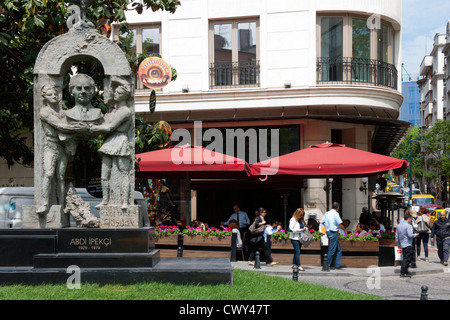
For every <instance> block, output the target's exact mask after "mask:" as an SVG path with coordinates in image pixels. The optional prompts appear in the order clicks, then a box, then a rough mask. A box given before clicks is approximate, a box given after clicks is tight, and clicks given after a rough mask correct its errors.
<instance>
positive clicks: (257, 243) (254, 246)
mask: <svg viewBox="0 0 450 320" xmlns="http://www.w3.org/2000/svg"><path fill="white" fill-rule="evenodd" d="M258 212H259V216H258V217H257V218H256V220H255V222H254V224H255V229H258V228H259V227H262V226H264V228H263V230H262V232H261V233H260V234H259V233H258V234H251V236H250V241H249V242H250V247H251V252H250V255H249V257H248V262H247V263H248V265H250V266H253V265H255V263H254V262H253V261H252V260H253V258H254V257H255V255H256V251H257V250H258V249H259V248H261V249H263V251H264V256H265V258H266V265H267V266H270V267H272V266H274V265H276V264H278V262H275V261H273V259H272V254H271V250H270V246H269V244H268V243H266V241H265V238H266V235H265V234H264V231H265V230H266V229H267V228H266V227H265V226H266V224H267V221H266V220H265V216H266V214H267V211H266V209H264V208H259V209H258Z"/></svg>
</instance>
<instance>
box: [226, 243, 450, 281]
mask: <svg viewBox="0 0 450 320" xmlns="http://www.w3.org/2000/svg"><path fill="white" fill-rule="evenodd" d="M421 256H422V260H421V261H416V265H417V267H416V268H409V271H410V272H411V273H412V274H413V275H420V274H425V275H429V274H440V273H450V265H449V266H444V265H442V264H441V263H440V262H439V258H438V255H437V249H436V248H433V247H432V248H430V249H429V257H428V259H429V260H430V261H429V262H425V261H423V257H424V254H423V251H422V252H421ZM300 261H301V255H300ZM231 266H232V267H233V268H236V269H241V270H250V271H254V272H261V273H264V274H267V275H273V276H282V277H292V274H293V270H292V267H291V266H290V265H275V266H273V267H270V266H266V263H265V262H261V268H260V269H255V267H254V266H249V265H248V264H247V262H246V261H237V262H232V263H231ZM302 267H303V269H305V271H299V273H298V276H299V278H300V277H317V276H320V277H368V276H370V275H371V274H372V273H373V271H372V270H370V269H368V268H345V266H344V267H343V268H342V269H340V270H330V271H322V267H319V266H305V265H303V266H302ZM375 267H376V266H375ZM379 268H380V275H382V276H399V275H400V266H392V267H379Z"/></svg>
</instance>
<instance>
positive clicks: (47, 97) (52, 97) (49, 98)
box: [41, 84, 58, 105]
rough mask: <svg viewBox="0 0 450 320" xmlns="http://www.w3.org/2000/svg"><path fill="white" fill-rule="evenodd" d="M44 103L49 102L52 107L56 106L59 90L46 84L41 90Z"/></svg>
mask: <svg viewBox="0 0 450 320" xmlns="http://www.w3.org/2000/svg"><path fill="white" fill-rule="evenodd" d="M41 94H42V97H43V98H44V103H45V102H47V103H48V104H50V105H55V104H56V103H57V102H58V90H57V89H56V88H55V87H54V86H51V85H49V84H45V85H44V86H43V87H42V89H41Z"/></svg>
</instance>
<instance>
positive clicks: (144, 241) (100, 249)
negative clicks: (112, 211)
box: [57, 228, 149, 253]
mask: <svg viewBox="0 0 450 320" xmlns="http://www.w3.org/2000/svg"><path fill="white" fill-rule="evenodd" d="M57 251H58V253H130V252H133V253H147V252H149V236H148V229H147V228H144V229H120V230H117V229H113V230H108V229H61V230H58V247H57Z"/></svg>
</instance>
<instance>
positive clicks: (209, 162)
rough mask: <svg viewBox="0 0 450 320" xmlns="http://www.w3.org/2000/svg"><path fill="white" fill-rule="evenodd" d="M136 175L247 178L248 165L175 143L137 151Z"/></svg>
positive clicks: (195, 147) (217, 154)
mask: <svg viewBox="0 0 450 320" xmlns="http://www.w3.org/2000/svg"><path fill="white" fill-rule="evenodd" d="M136 162H137V163H138V165H139V170H138V171H136V174H138V175H145V176H147V177H152V178H186V175H187V174H189V178H210V179H219V178H227V179H232V178H247V177H249V176H250V175H251V174H250V171H251V169H250V165H249V164H248V163H247V162H246V161H244V160H242V159H239V158H235V157H232V156H228V155H226V154H222V153H219V152H215V151H211V150H209V149H206V148H203V147H199V146H190V145H186V146H175V147H169V148H166V149H161V150H155V151H150V152H145V153H140V154H137V155H136Z"/></svg>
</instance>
